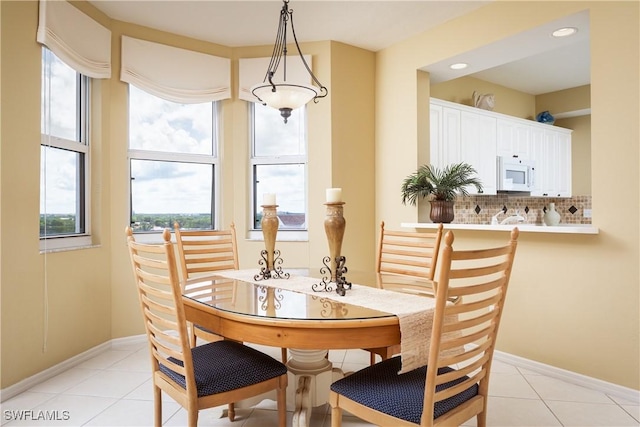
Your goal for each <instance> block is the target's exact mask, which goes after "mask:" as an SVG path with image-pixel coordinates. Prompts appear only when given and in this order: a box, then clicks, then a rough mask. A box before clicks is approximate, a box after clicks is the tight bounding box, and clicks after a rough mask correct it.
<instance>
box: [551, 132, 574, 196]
mask: <svg viewBox="0 0 640 427" xmlns="http://www.w3.org/2000/svg"><path fill="white" fill-rule="evenodd" d="M555 145H556V146H555V150H554V156H555V158H556V159H557V166H556V167H557V168H556V188H555V190H556V195H557V197H571V173H572V170H571V135H568V134H566V133H560V132H558V133H557V134H556V138H555Z"/></svg>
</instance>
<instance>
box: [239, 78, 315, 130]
mask: <svg viewBox="0 0 640 427" xmlns="http://www.w3.org/2000/svg"><path fill="white" fill-rule="evenodd" d="M251 93H253V94H254V95H255V96H256V97H257V98H258V99H260V101H262V102H264V103H265V104H266V105H268V106H269V107H272V108H275V109H276V110H280V115H282V117H284V119H285V123H286V121H287V118H288V117H289V116H290V115H291V110H295V109H296V108H300V107H302V106H303V105H305V104H306V103H307V102H309V101H311V100H312V99H313V98H315V97H316V96H318V95H319V89H318V88H316V87H315V86H312V85H304V84H293V83H276V84H275V91H274V88H273V86H272V85H271V84H270V83H260V84H257V85H255V86H253V87H252V88H251Z"/></svg>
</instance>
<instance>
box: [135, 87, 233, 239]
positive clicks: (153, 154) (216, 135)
mask: <svg viewBox="0 0 640 427" xmlns="http://www.w3.org/2000/svg"><path fill="white" fill-rule="evenodd" d="M137 89H138V90H141V91H144V90H143V89H140V88H137ZM149 95H150V96H156V95H152V94H149ZM129 96H130V95H129V88H128V89H127V105H128V108H131V105H130V103H129V99H130V98H129ZM211 104H212V107H211V108H212V111H211V115H212V117H211V120H212V134H211V135H212V137H213V141H211V144H212V150H211V155H209V154H193V153H180V152H169V151H156V150H142V149H137V148H133V149H132V148H129V147H130V145H131V144H130V140H129V136H130V135H127V172H128V176H129V183H128V191H129V203H128V204H129V206H128V214H127V215H128V222H129V224H131V220H132V219H133V192H132V190H133V188H132V185H133V177H132V170H131V163H132V160H145V161H158V162H176V163H193V164H206V165H211V166H212V167H213V174H212V179H213V182H212V187H211V191H212V192H213V194H212V197H211V204H212V205H211V221H212V224H211V226H212V228H211V229H212V230H216V229H218V225H219V223H220V213H219V212H220V208H219V206H220V177H221V171H220V169H221V167H220V163H221V162H220V155H219V153H220V136H221V132H220V130H221V129H220V119H221V117H220V115H221V108H220V107H221V106H220V101H211ZM127 122H128V119H127ZM170 229H171V230H172V232H173V225H172V226H171V227H170ZM203 230H207V229H203ZM134 233H135V235H136V239H137V240H138V241H140V242H143V243H157V242H160V241H161V236H162V231H161V230H155V231H154V230H150V231H140V230H138V231H134Z"/></svg>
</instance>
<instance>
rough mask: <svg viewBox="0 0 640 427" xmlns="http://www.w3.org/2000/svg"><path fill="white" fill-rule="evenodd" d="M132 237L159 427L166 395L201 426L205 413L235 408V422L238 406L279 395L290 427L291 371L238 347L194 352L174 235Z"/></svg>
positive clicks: (218, 345)
mask: <svg viewBox="0 0 640 427" xmlns="http://www.w3.org/2000/svg"><path fill="white" fill-rule="evenodd" d="M126 236H127V245H128V248H129V255H130V258H131V265H132V267H133V273H134V277H135V281H136V287H137V289H138V296H139V301H140V307H141V311H142V315H143V318H144V326H145V329H146V332H147V338H148V340H149V349H150V352H151V370H152V378H153V390H154V392H153V395H154V421H155V425H156V426H160V425H161V424H162V392H163V391H164V392H165V393H167V394H168V395H169V396H171V397H172V398H173V399H174V400H175V401H176V402H178V403H179V404H180V405H182V406H183V407H184V408H185V409H186V410H187V414H188V423H189V426H196V425H197V423H198V413H199V411H200V410H201V409H205V408H211V407H215V406H220V405H223V404H229V405H230V411H229V418H230V419H231V420H232V421H233V418H234V412H233V406H232V404H233V402H237V401H239V400H242V399H247V398H249V397H253V396H257V395H260V394H262V393H265V392H268V391H271V390H276V391H277V401H278V425H279V426H280V427H285V424H286V387H287V368H286V366H284V364H282V363H281V362H279V361H277V360H275V359H274V358H272V357H270V356H268V355H266V354H264V353H262V352H260V351H258V350H256V349H253V348H251V347H247V346H245V345H243V344H241V343H237V342H234V341H224V340H221V341H215V342H211V343H208V344H204V345H201V346H198V347H191V345H190V343H189V336H188V333H187V321H186V318H185V311H184V306H183V303H182V288H181V286H180V281H179V278H178V269H177V265H176V259H175V250H174V248H173V245H172V243H171V232H170V231H169V229H165V230H164V233H163V239H164V242H163V243H161V244H156V245H149V244H142V243H137V242H136V241H135V239H134V237H133V232H132V230H131V228H130V227H127V229H126Z"/></svg>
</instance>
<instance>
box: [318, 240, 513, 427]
mask: <svg viewBox="0 0 640 427" xmlns="http://www.w3.org/2000/svg"><path fill="white" fill-rule="evenodd" d="M518 233H519V232H518V229H517V228H515V229H514V230H513V231H512V232H511V240H510V241H509V242H508V243H507V244H506V245H504V246H499V247H493V248H490V249H478V250H454V249H453V247H452V244H453V240H454V239H453V233H452V232H451V231H449V232H447V234H446V236H445V237H444V240H445V245H444V249H443V251H442V255H441V259H440V272H439V276H438V277H439V279H438V285H437V287H436V296H435V298H436V307H435V311H434V318H433V329H432V333H431V340H430V343H431V344H430V347H429V355H428V364H427V366H424V367H421V368H417V369H414V370H412V371H409V372H407V373H403V374H398V372H399V371H400V369H401V357H400V356H396V357H393V358H391V359H387V360H384V361H382V362H379V363H377V364H375V365H373V366H369V367H367V368H365V369H362V370H360V371H358V372H356V373H353V374H351V375H349V376H347V377H345V378H343V379H341V380H339V381H336V382H335V383H333V384H332V385H331V393H330V397H329V402H330V404H331V407H332V410H331V426H332V427H339V426H340V425H341V419H342V411H343V410H346V411H349V412H350V413H351V414H353V415H355V416H357V417H359V418H362V419H364V420H366V421H368V422H370V423H373V424H376V425H380V426H393V427H400V426H454V425H455V426H457V425H460V424H462V423H464V422H466V421H467V420H469V419H470V418H472V417H474V416H475V417H477V425H478V427H485V426H486V421H487V399H488V391H489V376H490V373H491V362H492V360H493V352H494V348H495V343H496V337H497V335H498V329H499V326H500V319H501V316H502V312H503V308H504V302H505V297H506V293H507V286H508V284H509V278H510V276H511V269H512V265H513V260H514V257H515V251H516V241H517V238H518ZM452 297H454V298H459V300H458V301H457V302H456V303H455V304H454V303H452V302H451V301H450V298H452Z"/></svg>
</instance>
